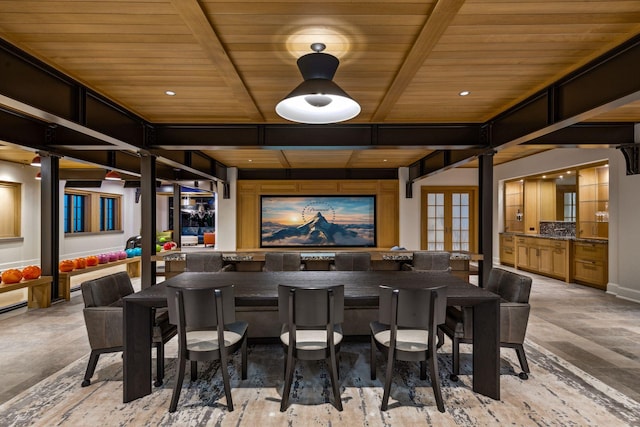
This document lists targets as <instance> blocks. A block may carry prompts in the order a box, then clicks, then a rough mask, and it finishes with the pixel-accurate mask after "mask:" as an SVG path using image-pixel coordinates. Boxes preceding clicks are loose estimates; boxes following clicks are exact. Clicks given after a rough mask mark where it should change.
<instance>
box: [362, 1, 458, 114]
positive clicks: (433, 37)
mask: <svg viewBox="0 0 640 427" xmlns="http://www.w3.org/2000/svg"><path fill="white" fill-rule="evenodd" d="M464 1H465V0H438V1H437V2H436V4H435V6H434V7H433V10H432V11H431V13H430V14H429V17H428V18H427V20H426V22H425V23H424V25H423V26H422V30H420V34H418V37H417V38H416V41H415V42H414V43H413V46H412V47H411V50H410V51H409V54H408V55H407V57H406V58H405V60H404V62H403V63H402V65H401V66H400V69H399V70H398V73H397V74H396V75H395V77H394V79H393V82H392V83H391V86H390V87H389V88H388V89H387V91H386V93H385V96H384V98H383V99H382V102H380V105H378V108H377V109H376V111H375V112H374V113H373V116H372V118H371V121H373V122H381V121H383V120H384V119H385V118H386V117H387V115H388V114H389V112H390V111H391V109H392V108H393V106H394V105H395V104H396V102H397V101H398V99H399V98H400V96H401V95H402V94H403V93H404V92H405V90H406V88H407V86H409V84H410V83H411V82H412V81H413V78H414V77H415V75H416V73H417V72H418V71H419V70H420V68H421V67H422V66H423V65H424V61H425V60H426V59H427V57H428V56H429V55H430V54H431V51H432V50H433V48H434V47H435V46H436V44H438V41H439V40H440V37H442V34H444V32H445V31H446V30H447V28H449V25H450V24H451V22H452V21H453V20H454V19H455V17H456V16H457V15H458V11H459V10H460V8H461V7H462V5H463V4H464Z"/></svg>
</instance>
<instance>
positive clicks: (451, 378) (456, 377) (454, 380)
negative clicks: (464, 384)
mask: <svg viewBox="0 0 640 427" xmlns="http://www.w3.org/2000/svg"><path fill="white" fill-rule="evenodd" d="M449 379H450V380H451V381H453V382H456V383H457V382H458V380H459V379H460V378H458V376H457V375H456V374H450V375H449Z"/></svg>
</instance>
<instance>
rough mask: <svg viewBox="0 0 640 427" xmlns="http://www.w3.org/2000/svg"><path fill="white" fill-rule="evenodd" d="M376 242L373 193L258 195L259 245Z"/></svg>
mask: <svg viewBox="0 0 640 427" xmlns="http://www.w3.org/2000/svg"><path fill="white" fill-rule="evenodd" d="M375 246H376V196H374V195H366V196H261V198H260V247H262V248H304V247H334V248H338V247H345V248H347V247H348V248H370V247H375Z"/></svg>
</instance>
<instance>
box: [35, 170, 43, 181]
mask: <svg viewBox="0 0 640 427" xmlns="http://www.w3.org/2000/svg"><path fill="white" fill-rule="evenodd" d="M41 179H42V174H41V173H40V172H38V173H37V174H36V181H40V180H41Z"/></svg>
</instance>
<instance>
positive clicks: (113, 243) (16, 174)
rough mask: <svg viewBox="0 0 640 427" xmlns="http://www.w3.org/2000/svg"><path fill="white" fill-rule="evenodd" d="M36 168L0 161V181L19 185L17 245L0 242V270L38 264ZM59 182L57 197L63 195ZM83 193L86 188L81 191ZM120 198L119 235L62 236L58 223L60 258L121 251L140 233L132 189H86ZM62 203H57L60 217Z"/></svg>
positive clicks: (112, 185) (106, 186)
mask: <svg viewBox="0 0 640 427" xmlns="http://www.w3.org/2000/svg"><path fill="white" fill-rule="evenodd" d="M38 171H39V168H35V167H32V166H28V165H20V164H16V163H10V162H4V161H0V180H2V181H10V182H20V183H22V199H21V205H22V206H21V235H22V237H23V240H22V241H21V242H2V240H0V270H4V269H7V268H14V267H15V268H17V267H23V266H25V265H30V264H36V265H39V264H40V235H41V233H40V227H41V226H40V219H41V216H40V181H36V180H35V175H36V173H38ZM64 185H65V182H64V181H60V194H61V195H62V194H64ZM85 190H86V189H85ZM89 191H100V192H105V193H112V194H121V195H122V204H123V209H122V227H123V232H122V233H113V234H111V233H109V234H91V235H84V236H83V235H78V236H71V237H65V235H64V225H63V224H62V222H61V223H60V230H59V231H60V236H61V238H60V259H72V258H76V257H79V256H85V255H94V254H99V253H103V252H111V251H114V250H121V249H124V246H125V243H126V241H127V239H128V238H129V237H131V236H134V235H137V234H139V233H140V228H141V222H140V204H139V203H138V204H136V203H135V189H129V188H127V189H125V188H124V187H123V184H122V183H121V182H107V181H103V183H102V187H101V188H100V189H97V188H96V189H89ZM63 209H64V204H63V201H62V197H61V200H60V218H62V217H63Z"/></svg>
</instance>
